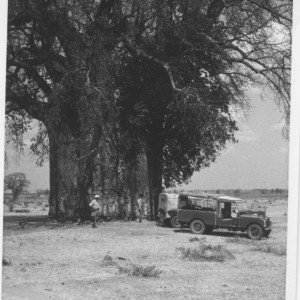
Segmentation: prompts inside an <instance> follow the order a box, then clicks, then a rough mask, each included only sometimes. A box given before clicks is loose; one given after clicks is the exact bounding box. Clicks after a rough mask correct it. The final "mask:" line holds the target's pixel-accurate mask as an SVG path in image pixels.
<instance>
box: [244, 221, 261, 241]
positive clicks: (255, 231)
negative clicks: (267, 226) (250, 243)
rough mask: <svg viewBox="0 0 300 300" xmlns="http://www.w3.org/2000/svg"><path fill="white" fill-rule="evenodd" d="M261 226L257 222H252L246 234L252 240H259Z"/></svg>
mask: <svg viewBox="0 0 300 300" xmlns="http://www.w3.org/2000/svg"><path fill="white" fill-rule="evenodd" d="M263 233H264V232H263V230H262V228H261V227H260V226H259V225H257V224H252V225H250V226H249V227H248V230H247V234H248V236H249V238H250V239H252V240H260V239H261V238H262V236H263Z"/></svg>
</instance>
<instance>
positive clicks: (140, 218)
mask: <svg viewBox="0 0 300 300" xmlns="http://www.w3.org/2000/svg"><path fill="white" fill-rule="evenodd" d="M143 197H144V195H143V194H139V197H138V199H137V200H136V203H137V207H138V212H139V213H138V218H139V222H140V223H141V222H142V216H143Z"/></svg>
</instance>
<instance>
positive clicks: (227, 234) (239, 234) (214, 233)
mask: <svg viewBox="0 0 300 300" xmlns="http://www.w3.org/2000/svg"><path fill="white" fill-rule="evenodd" d="M173 231H174V232H175V233H186V234H192V235H195V234H194V233H192V231H191V230H190V229H189V228H179V229H175V230H173ZM205 235H207V236H219V237H232V238H234V237H240V238H245V239H248V236H247V234H246V233H244V232H234V231H221V230H214V231H212V232H209V233H204V236H205Z"/></svg>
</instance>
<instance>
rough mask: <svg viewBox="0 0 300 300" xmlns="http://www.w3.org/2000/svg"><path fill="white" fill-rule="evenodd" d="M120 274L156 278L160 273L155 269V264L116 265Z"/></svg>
mask: <svg viewBox="0 0 300 300" xmlns="http://www.w3.org/2000/svg"><path fill="white" fill-rule="evenodd" d="M118 269H119V273H120V274H127V275H128V276H135V277H146V278H150V277H154V278H157V277H159V275H160V274H161V273H162V271H160V270H159V269H156V267H155V265H153V266H137V265H134V264H132V265H130V266H128V267H121V266H119V267H118Z"/></svg>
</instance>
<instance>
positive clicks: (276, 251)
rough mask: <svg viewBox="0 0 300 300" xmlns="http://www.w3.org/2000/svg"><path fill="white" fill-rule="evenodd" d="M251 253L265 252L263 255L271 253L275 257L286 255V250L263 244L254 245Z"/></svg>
mask: <svg viewBox="0 0 300 300" xmlns="http://www.w3.org/2000/svg"><path fill="white" fill-rule="evenodd" d="M252 250H253V251H258V252H265V253H271V254H275V255H279V256H282V255H286V248H283V247H275V246H272V245H268V244H267V243H264V244H256V245H255V248H253V249H252Z"/></svg>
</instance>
